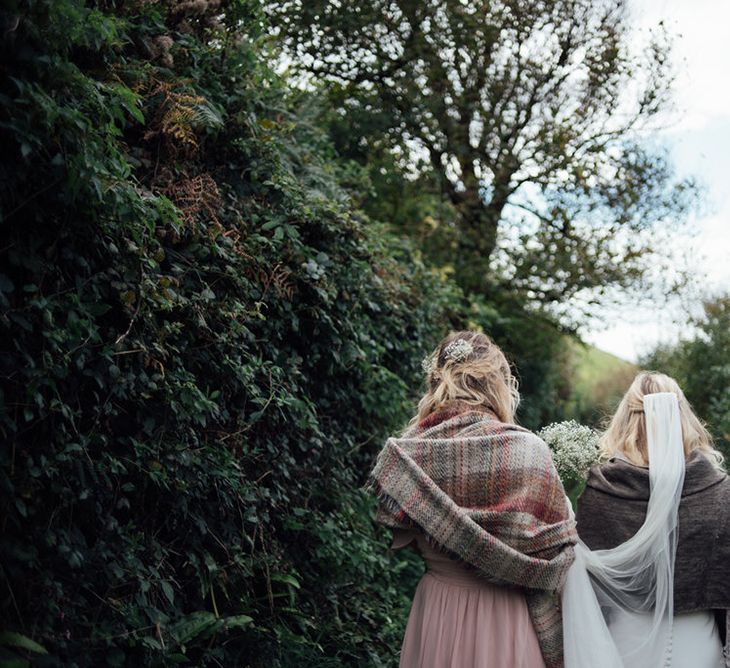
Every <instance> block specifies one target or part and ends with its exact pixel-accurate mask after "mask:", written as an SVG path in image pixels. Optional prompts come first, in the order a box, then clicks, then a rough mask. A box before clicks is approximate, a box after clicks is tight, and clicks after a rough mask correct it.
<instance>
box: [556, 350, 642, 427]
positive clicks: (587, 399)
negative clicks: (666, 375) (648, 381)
mask: <svg viewBox="0 0 730 668" xmlns="http://www.w3.org/2000/svg"><path fill="white" fill-rule="evenodd" d="M568 344H569V350H570V364H571V368H572V370H573V371H572V373H571V377H572V381H573V382H572V388H571V395H570V398H569V399H568V401H567V403H566V405H565V411H566V413H567V414H568V415H571V416H572V417H574V418H575V419H576V420H578V421H579V422H581V423H583V424H588V425H591V426H595V427H599V426H602V423H603V422H604V421H605V419H606V418H607V417H609V416H611V415H613V413H614V412H615V411H616V407H617V406H618V402H619V401H620V400H621V397H623V395H624V393H625V392H626V390H628V388H629V385H630V384H631V382H632V381H633V379H634V377H635V376H636V374H637V373H638V372H639V367H638V366H636V365H635V364H632V363H631V362H627V361H626V360H622V359H620V358H618V357H616V356H615V355H611V354H610V353H607V352H604V351H602V350H598V349H597V348H595V347H593V346H590V345H586V344H580V343H577V342H574V341H569V342H568Z"/></svg>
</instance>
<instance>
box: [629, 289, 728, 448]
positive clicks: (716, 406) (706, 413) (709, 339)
mask: <svg viewBox="0 0 730 668" xmlns="http://www.w3.org/2000/svg"><path fill="white" fill-rule="evenodd" d="M692 324H693V325H694V332H693V334H692V335H691V336H688V337H686V338H685V339H683V340H681V341H680V342H679V343H677V344H676V345H669V346H659V347H658V348H657V349H656V350H654V351H653V352H652V353H651V354H649V355H647V356H646V358H645V359H643V360H642V365H643V366H644V368H649V369H656V370H657V371H662V372H664V373H668V374H670V375H671V376H674V378H676V379H677V381H678V382H679V384H680V385H681V386H682V389H683V390H684V393H685V395H686V396H687V399H688V400H689V402H690V403H691V404H692V406H693V408H694V409H695V411H697V413H698V414H699V416H700V417H701V418H702V419H704V420H706V421H707V423H708V426H709V428H710V431H711V432H712V434H713V436H714V438H715V445H716V447H718V448H719V449H720V450H722V452H723V453H724V454H725V457H730V295H718V296H716V297H714V298H712V299H708V300H707V301H706V302H705V304H704V312H703V314H702V315H701V316H700V317H699V318H697V319H696V320H695V321H694V322H693V323H692Z"/></svg>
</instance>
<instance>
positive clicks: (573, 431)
mask: <svg viewBox="0 0 730 668" xmlns="http://www.w3.org/2000/svg"><path fill="white" fill-rule="evenodd" d="M538 436H539V437H540V438H541V439H542V440H543V441H545V443H547V445H548V447H549V448H550V452H552V455H553V462H554V463H555V468H556V469H557V470H558V474H559V475H560V479H561V480H562V481H563V486H564V487H565V490H566V492H567V493H568V495H569V496H571V493H574V492H576V491H578V488H579V487H580V486H581V485H582V483H583V481H584V480H585V477H586V473H587V472H588V469H589V468H590V467H591V466H592V465H593V464H595V463H596V462H597V461H598V434H597V433H596V432H595V431H594V430H593V429H591V428H590V427H586V426H585V425H582V424H578V423H577V422H576V421H575V420H568V421H567V422H554V423H553V424H549V425H548V426H547V427H544V428H543V429H542V430H541V431H539V432H538Z"/></svg>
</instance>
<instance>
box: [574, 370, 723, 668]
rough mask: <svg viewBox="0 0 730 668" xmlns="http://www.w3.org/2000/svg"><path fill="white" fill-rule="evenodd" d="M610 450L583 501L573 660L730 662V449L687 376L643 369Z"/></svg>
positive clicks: (682, 666)
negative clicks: (727, 454)
mask: <svg viewBox="0 0 730 668" xmlns="http://www.w3.org/2000/svg"><path fill="white" fill-rule="evenodd" d="M601 450H602V454H603V456H604V460H605V461H604V463H603V464H600V465H598V466H595V467H593V469H592V470H591V472H590V474H589V477H588V481H587V483H586V489H585V491H584V493H583V494H582V496H581V497H580V498H579V499H578V504H577V518H576V519H577V529H578V535H579V538H580V540H579V542H578V545H576V548H575V557H576V558H575V562H574V564H573V565H572V566H571V568H570V570H569V572H568V577H567V581H566V585H565V590H564V592H563V598H562V604H563V628H564V650H565V666H566V668H585V667H586V666H590V667H591V668H622V667H623V668H634V667H636V668H654V667H657V668H659V667H660V666H662V667H665V666H666V667H669V666H672V667H675V668H721V667H722V666H730V655H728V652H727V651H723V643H724V642H726V640H727V635H728V634H727V626H728V624H727V622H726V616H727V611H728V610H729V609H730V479H729V478H728V476H727V474H726V473H725V472H724V471H723V469H722V467H721V464H722V455H720V453H719V452H718V451H717V450H715V449H714V448H713V447H712V441H711V438H710V436H709V434H708V433H707V431H706V429H705V428H704V427H703V426H702V423H701V422H700V421H699V419H698V418H697V417H696V416H695V415H694V413H693V412H692V409H691V408H690V405H689V403H688V402H687V400H686V399H685V397H684V395H683V393H682V391H681V389H680V388H679V386H678V385H677V383H676V382H675V381H674V380H673V379H671V378H669V377H668V376H665V375H663V374H658V373H641V374H639V375H638V376H637V378H636V379H635V380H634V382H633V384H632V385H631V387H630V388H629V390H628V392H627V393H626V395H625V396H624V398H623V400H622V401H621V403H620V405H619V407H618V410H617V412H616V414H615V415H614V417H613V419H612V421H611V423H610V426H609V428H608V430H607V431H606V433H605V434H604V435H603V437H602V440H601ZM724 657H727V658H724Z"/></svg>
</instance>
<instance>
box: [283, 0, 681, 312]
mask: <svg viewBox="0 0 730 668" xmlns="http://www.w3.org/2000/svg"><path fill="white" fill-rule="evenodd" d="M625 5H626V2H625V0H612V1H608V0H605V1H598V2H597V1H595V0H547V1H531V2H525V1H524V0H501V1H496V2H495V1H494V0H470V1H469V2H466V1H464V0H374V1H373V2H370V3H366V4H363V3H360V2H357V1H355V0H342V2H338V3H331V2H327V1H325V0H307V1H306V2H304V1H303V0H290V1H287V2H279V3H275V4H273V5H271V6H270V7H269V13H270V15H271V16H272V21H273V22H274V23H275V24H276V25H277V28H278V30H279V37H280V40H281V44H282V46H283V49H284V52H285V54H286V56H287V61H288V62H289V63H290V67H291V68H292V70H293V71H295V72H298V73H299V74H300V75H303V76H305V77H306V78H307V80H308V81H309V83H310V84H311V83H312V82H322V83H324V85H325V86H326V88H327V90H328V92H329V95H330V100H331V101H334V102H335V103H336V104H337V114H338V116H339V117H340V119H342V122H343V123H344V124H348V123H349V124H350V129H351V130H353V131H352V132H349V133H347V132H345V133H341V134H343V135H344V134H349V137H350V147H349V150H350V151H351V152H353V153H355V154H357V153H358V152H359V153H360V154H361V156H365V157H370V158H372V156H373V155H374V154H377V153H380V154H381V155H382V154H383V153H388V154H390V155H391V156H395V159H396V161H397V162H398V163H399V165H400V169H401V170H402V171H403V172H406V173H410V177H411V178H420V179H422V180H423V183H424V184H427V185H428V184H430V186H431V187H432V188H433V189H435V190H436V191H438V192H440V193H443V196H444V198H445V199H446V200H447V201H448V202H449V204H450V206H451V211H452V212H453V220H451V221H448V222H449V223H450V224H451V225H452V226H453V228H454V230H452V231H455V233H456V234H455V236H456V242H455V243H454V244H453V245H452V248H451V250H450V255H451V256H450V257H449V258H448V261H449V262H450V263H451V264H452V265H453V267H454V270H455V274H456V277H457V280H458V281H459V283H460V284H461V286H462V287H463V288H465V289H466V290H467V291H468V292H476V293H482V294H487V295H495V294H499V293H504V292H507V293H509V294H510V295H512V297H513V298H516V299H517V300H518V301H519V302H532V303H541V304H546V303H547V304H550V303H555V302H560V301H564V300H565V299H567V298H569V297H571V296H573V295H575V294H576V293H578V292H579V291H581V290H587V289H592V288H602V287H606V286H609V285H613V286H623V287H626V286H630V285H633V284H635V283H636V282H638V281H639V280H640V279H641V278H642V277H643V275H644V273H645V268H646V266H647V259H648V257H649V255H650V254H651V252H652V249H651V246H652V240H651V239H647V236H646V235H645V234H643V233H644V232H645V231H646V230H650V229H656V228H658V227H660V226H659V225H658V223H663V222H668V221H676V220H679V219H681V217H682V215H683V214H684V213H685V212H686V209H687V207H688V206H689V205H690V203H691V201H692V197H691V194H692V193H693V187H692V184H691V182H687V181H684V182H682V181H677V180H675V178H674V176H673V171H672V168H671V165H670V163H669V162H668V160H667V157H666V155H665V154H663V153H662V152H661V151H652V150H650V149H648V148H646V147H644V146H642V144H641V142H640V133H641V131H642V130H645V129H646V128H647V127H649V126H650V124H651V122H652V121H653V120H654V119H656V118H657V116H658V114H659V113H660V112H661V111H662V110H663V109H664V108H665V106H666V103H667V101H668V96H669V90H670V84H671V80H672V76H671V68H670V63H669V49H670V42H669V39H668V37H667V35H666V33H665V31H663V30H661V29H660V30H658V31H657V32H656V33H655V34H654V35H653V36H652V37H651V39H650V40H649V42H648V44H647V45H646V48H645V49H644V50H643V51H642V52H640V53H638V54H637V53H634V52H633V51H632V49H631V48H630V47H631V42H630V31H629V27H628V21H627V16H626V7H625ZM381 171H382V170H381ZM431 222H432V221H431ZM445 227H447V228H448V227H449V225H446V226H445ZM654 241H655V240H654Z"/></svg>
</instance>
